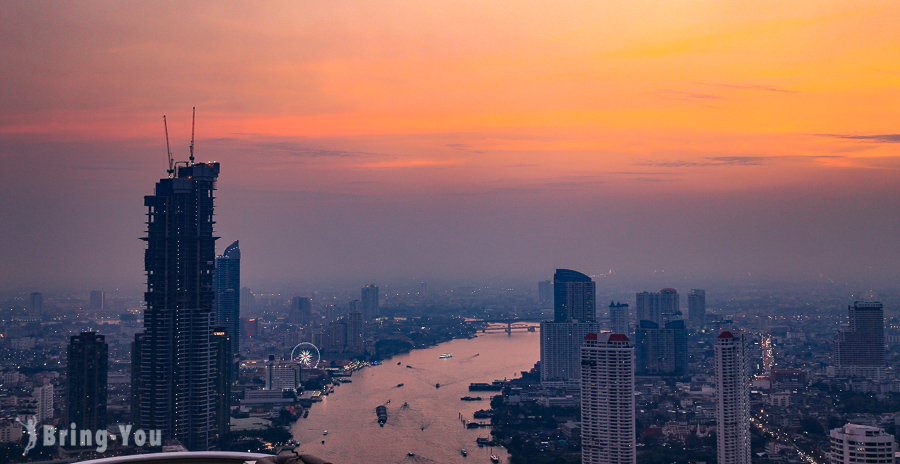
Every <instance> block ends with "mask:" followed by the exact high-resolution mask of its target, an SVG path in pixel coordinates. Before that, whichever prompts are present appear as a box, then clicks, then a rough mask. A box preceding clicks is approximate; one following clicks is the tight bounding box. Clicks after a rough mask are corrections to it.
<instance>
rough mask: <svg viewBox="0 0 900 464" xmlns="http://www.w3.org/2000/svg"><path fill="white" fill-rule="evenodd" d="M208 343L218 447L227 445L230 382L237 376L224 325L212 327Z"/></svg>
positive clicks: (229, 426) (229, 416) (228, 335)
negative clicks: (211, 361)
mask: <svg viewBox="0 0 900 464" xmlns="http://www.w3.org/2000/svg"><path fill="white" fill-rule="evenodd" d="M210 343H211V344H212V348H213V379H214V380H213V388H212V394H213V397H214V403H215V406H214V411H215V412H214V414H213V416H214V423H215V424H216V426H215V432H216V435H215V436H214V437H212V439H213V441H214V442H215V443H218V444H219V447H220V448H222V449H225V447H226V446H227V445H228V443H227V436H228V432H229V431H230V430H231V424H230V421H231V384H232V379H236V378H237V377H238V372H235V371H237V369H236V368H235V366H236V365H235V360H234V352H233V350H232V349H231V335H230V334H229V333H228V330H227V329H226V328H225V327H213V330H212V335H211V336H210Z"/></svg>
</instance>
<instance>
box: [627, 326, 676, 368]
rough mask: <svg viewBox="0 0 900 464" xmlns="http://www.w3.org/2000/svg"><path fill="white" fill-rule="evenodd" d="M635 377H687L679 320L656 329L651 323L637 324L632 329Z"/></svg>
mask: <svg viewBox="0 0 900 464" xmlns="http://www.w3.org/2000/svg"><path fill="white" fill-rule="evenodd" d="M634 339H635V345H636V347H637V356H636V363H637V366H636V370H637V373H638V375H671V376H679V377H683V376H686V375H687V366H688V355H687V329H686V328H685V326H684V320H683V319H675V320H673V321H669V322H667V323H666V325H665V326H664V327H660V326H659V325H657V324H656V323H655V322H652V321H647V320H644V321H640V323H639V324H638V326H637V327H636V328H635V330H634Z"/></svg>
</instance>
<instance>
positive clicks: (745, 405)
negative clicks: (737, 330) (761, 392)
mask: <svg viewBox="0 0 900 464" xmlns="http://www.w3.org/2000/svg"><path fill="white" fill-rule="evenodd" d="M715 348H716V446H717V448H718V449H717V456H718V461H717V462H718V464H750V363H749V362H748V360H747V345H746V342H745V340H744V336H743V334H734V333H732V332H730V331H728V330H725V331H723V332H722V333H721V334H719V338H718V340H717V342H716V346H715Z"/></svg>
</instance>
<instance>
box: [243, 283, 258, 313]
mask: <svg viewBox="0 0 900 464" xmlns="http://www.w3.org/2000/svg"><path fill="white" fill-rule="evenodd" d="M240 298H241V310H243V311H244V314H251V313H252V311H253V309H254V305H255V304H256V297H254V296H253V292H252V291H250V289H249V288H247V287H241V296H240Z"/></svg>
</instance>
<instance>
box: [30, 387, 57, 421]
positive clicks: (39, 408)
mask: <svg viewBox="0 0 900 464" xmlns="http://www.w3.org/2000/svg"><path fill="white" fill-rule="evenodd" d="M31 398H32V399H33V400H34V420H35V421H36V422H37V423H41V422H46V421H49V420H50V419H53V384H52V383H50V381H48V380H44V381H43V383H42V384H41V385H38V386H37V387H34V391H32V392H31Z"/></svg>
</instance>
